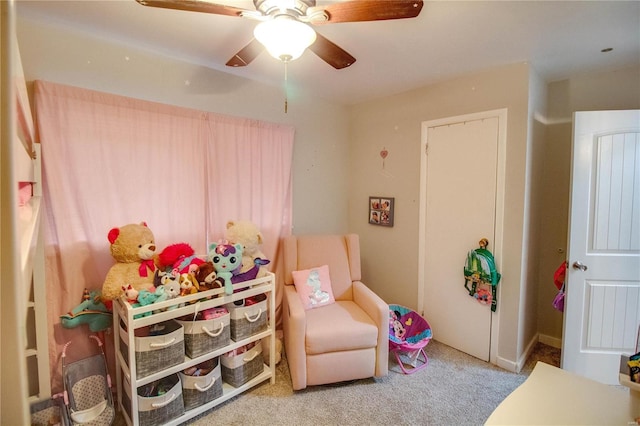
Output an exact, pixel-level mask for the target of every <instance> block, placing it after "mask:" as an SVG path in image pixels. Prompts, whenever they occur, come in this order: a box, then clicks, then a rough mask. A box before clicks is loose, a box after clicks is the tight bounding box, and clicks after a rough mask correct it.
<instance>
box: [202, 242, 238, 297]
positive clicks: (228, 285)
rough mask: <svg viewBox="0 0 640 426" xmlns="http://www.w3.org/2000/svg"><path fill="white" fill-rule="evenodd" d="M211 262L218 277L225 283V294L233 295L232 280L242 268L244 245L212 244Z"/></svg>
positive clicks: (210, 249)
mask: <svg viewBox="0 0 640 426" xmlns="http://www.w3.org/2000/svg"><path fill="white" fill-rule="evenodd" d="M209 261H211V262H212V263H213V267H214V268H215V270H216V275H217V276H218V278H221V279H222V280H223V281H224V292H225V293H226V294H232V293H233V284H232V282H231V278H232V277H233V275H234V274H237V273H238V272H240V268H241V267H242V245H241V244H226V243H211V245H210V246H209Z"/></svg>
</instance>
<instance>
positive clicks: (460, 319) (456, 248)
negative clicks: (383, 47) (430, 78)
mask: <svg viewBox="0 0 640 426" xmlns="http://www.w3.org/2000/svg"><path fill="white" fill-rule="evenodd" d="M452 120H453V121H451V122H449V123H445V124H439V123H433V124H432V122H429V123H425V125H426V157H425V158H426V160H425V163H426V164H425V167H423V168H424V171H423V179H425V182H423V185H425V187H426V193H425V194H424V196H423V197H424V198H425V205H424V208H423V210H424V212H423V213H422V216H423V217H424V227H423V226H421V229H423V228H424V234H422V235H423V238H424V241H423V245H421V250H420V252H421V260H422V261H423V262H424V267H423V271H421V272H422V273H423V274H424V285H423V287H424V296H423V304H422V306H423V309H422V311H423V312H424V316H425V318H426V319H427V321H429V323H430V325H431V327H432V329H433V332H434V338H435V339H436V340H438V341H440V342H442V343H445V344H447V345H449V346H451V347H454V348H456V349H459V350H461V351H463V352H466V353H468V354H470V355H473V356H475V357H477V358H480V359H482V360H485V361H489V360H490V348H491V335H492V333H491V320H492V312H491V310H490V306H489V305H482V304H480V303H478V302H477V301H476V299H474V298H473V297H471V296H469V293H468V292H467V290H466V289H465V288H464V275H463V266H464V263H465V260H466V256H467V253H468V251H469V250H472V249H476V248H478V247H479V245H478V242H479V241H480V239H482V238H487V239H488V240H489V247H488V249H489V250H491V251H492V252H493V253H494V255H496V253H495V246H494V242H495V239H496V235H495V222H496V182H497V175H498V136H499V117H497V116H496V115H495V114H489V116H486V117H484V116H481V117H479V118H474V117H473V116H466V117H457V118H455V119H452ZM424 127H425V126H423V129H424ZM423 133H424V130H423ZM422 247H424V248H423V249H422Z"/></svg>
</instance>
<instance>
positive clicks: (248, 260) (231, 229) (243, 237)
mask: <svg viewBox="0 0 640 426" xmlns="http://www.w3.org/2000/svg"><path fill="white" fill-rule="evenodd" d="M225 238H226V239H227V240H229V241H230V242H231V243H234V244H241V245H242V247H243V249H242V268H241V269H240V273H246V272H248V271H249V270H250V269H251V268H253V267H254V266H256V263H255V259H263V260H265V261H267V258H266V256H265V255H264V253H262V251H261V250H260V246H261V245H262V233H261V232H260V230H259V229H258V227H257V226H256V225H255V224H254V223H253V222H250V221H248V220H236V221H233V220H230V221H229V222H227V230H226V231H225ZM266 263H268V261H267V262H266ZM266 263H263V264H266ZM258 266H259V265H258ZM259 268H260V270H259V271H258V274H257V277H258V278H260V277H263V276H265V275H266V269H265V268H264V267H262V266H259Z"/></svg>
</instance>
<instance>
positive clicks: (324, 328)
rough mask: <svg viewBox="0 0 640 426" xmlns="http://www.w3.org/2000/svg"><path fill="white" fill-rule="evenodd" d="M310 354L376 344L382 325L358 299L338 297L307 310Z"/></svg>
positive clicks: (307, 341) (306, 348) (306, 337)
mask: <svg viewBox="0 0 640 426" xmlns="http://www.w3.org/2000/svg"><path fill="white" fill-rule="evenodd" d="M305 315H306V317H307V329H306V332H305V351H306V353H307V354H322V353H327V352H338V351H349V350H353V349H366V348H373V347H375V346H376V344H377V342H378V328H377V327H376V325H375V323H374V322H373V320H372V319H371V318H369V316H368V315H367V314H366V313H365V312H364V311H363V310H362V309H361V308H360V307H359V306H358V305H357V304H355V303H354V302H351V301H348V300H344V301H336V303H333V304H331V305H326V306H322V307H320V308H317V309H311V310H308V311H306V312H305Z"/></svg>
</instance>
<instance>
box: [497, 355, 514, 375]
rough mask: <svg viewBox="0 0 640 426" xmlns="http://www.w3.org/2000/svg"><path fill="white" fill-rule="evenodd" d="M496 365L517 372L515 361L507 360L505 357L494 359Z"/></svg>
mask: <svg viewBox="0 0 640 426" xmlns="http://www.w3.org/2000/svg"><path fill="white" fill-rule="evenodd" d="M496 361H497V362H496V365H497V366H498V367H500V368H504V369H505V370H507V371H511V372H512V373H517V372H518V371H517V365H516V363H515V362H513V361H511V360H508V359H506V358H501V357H498V358H497V360H496Z"/></svg>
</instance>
